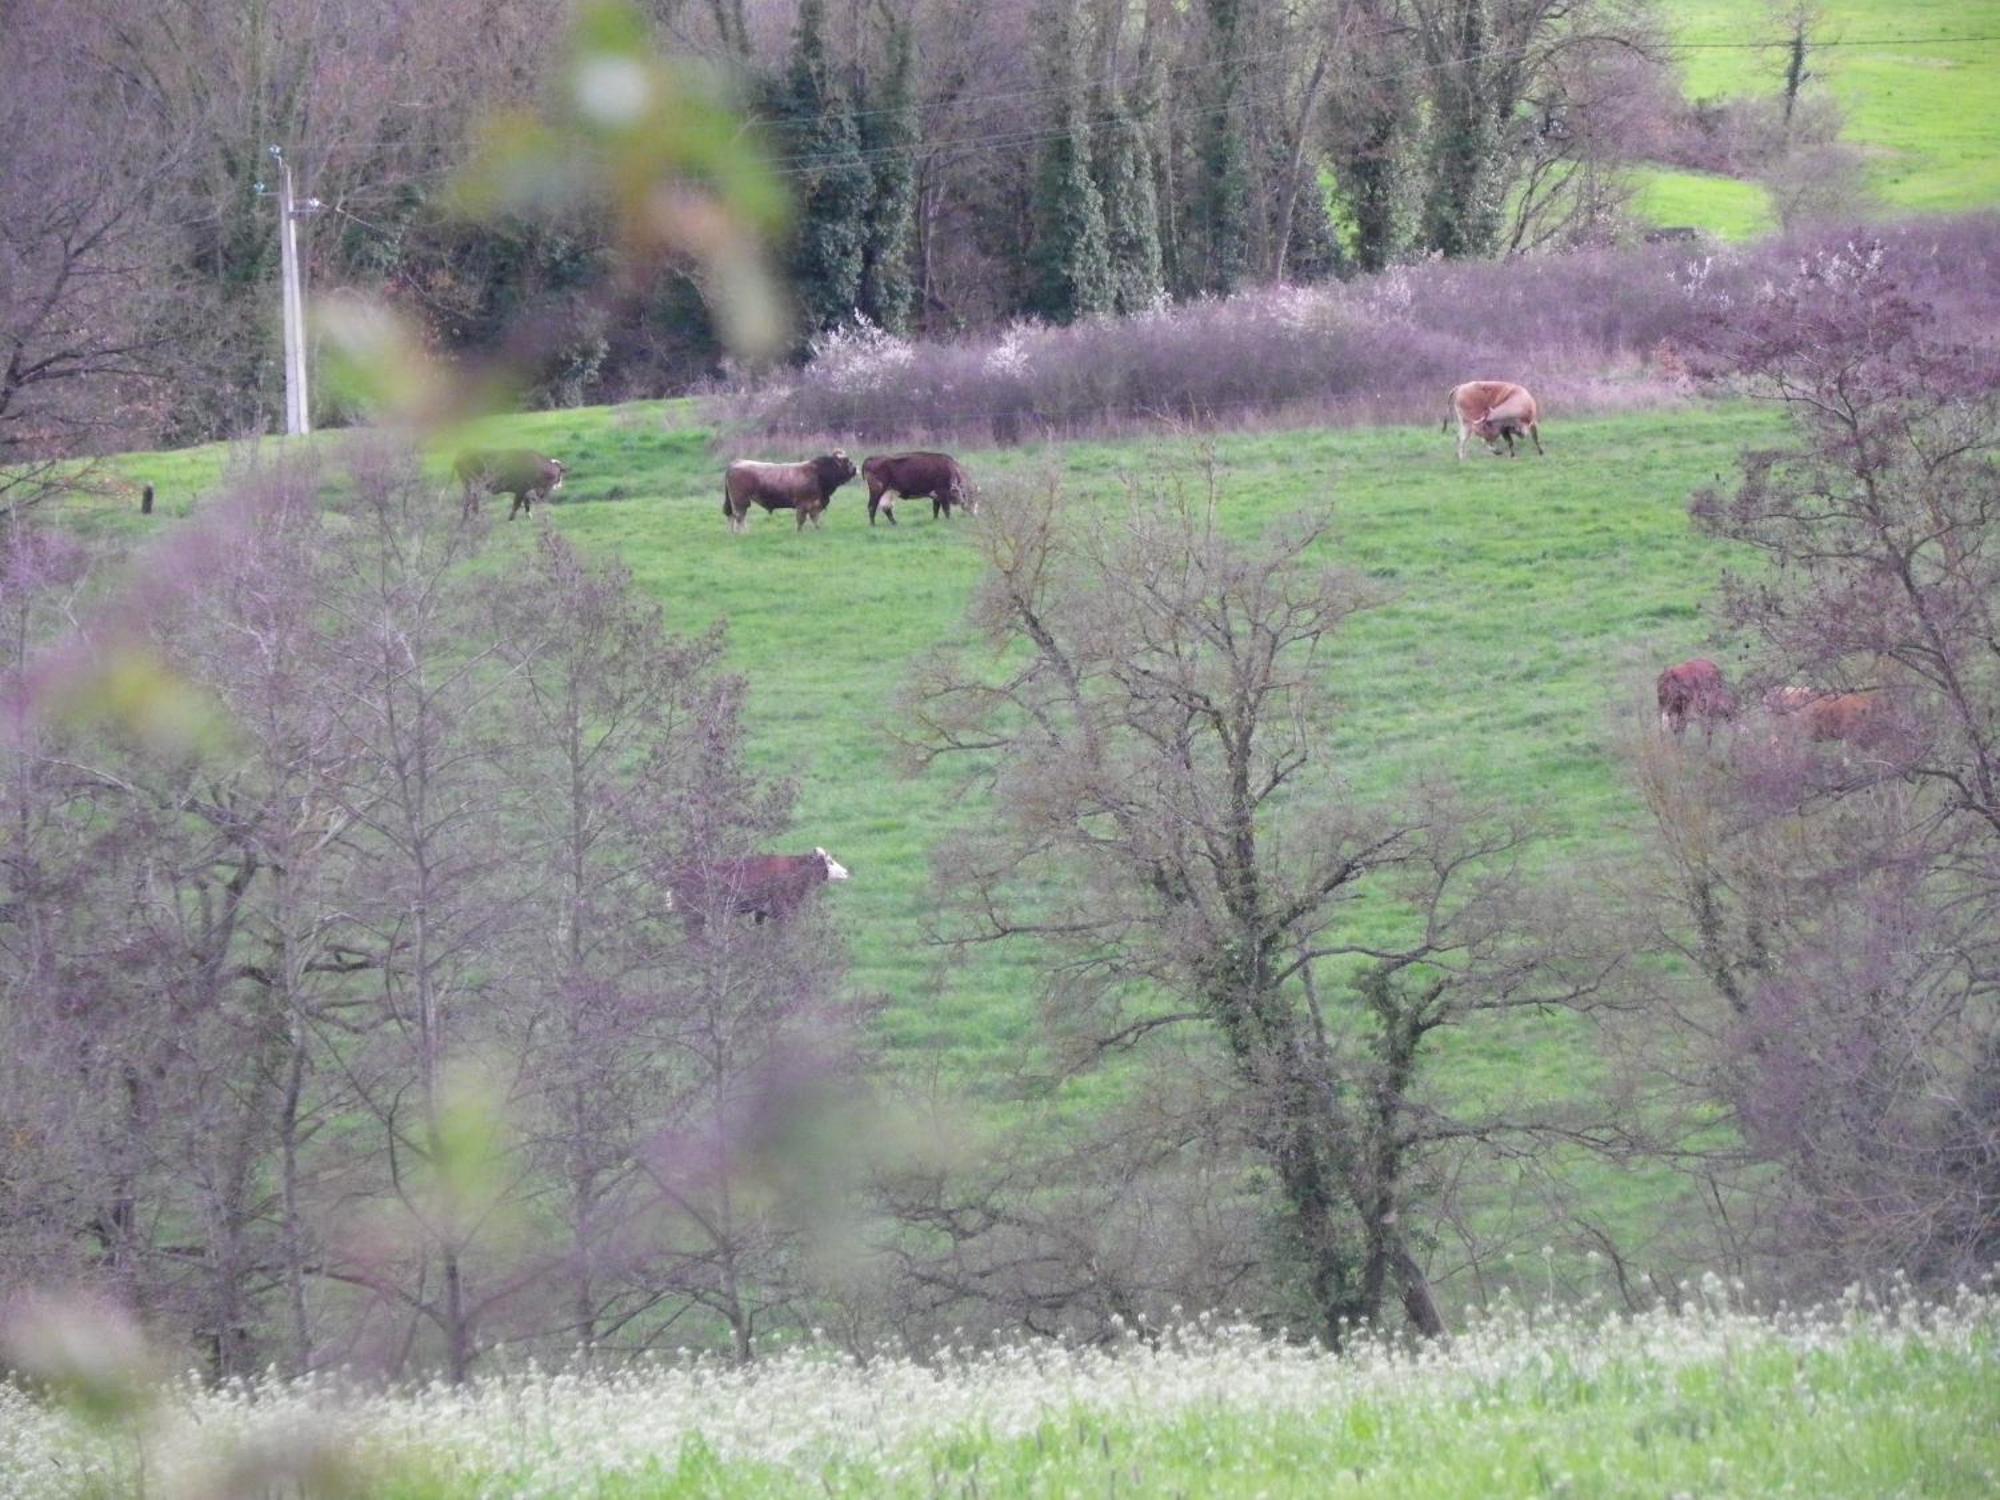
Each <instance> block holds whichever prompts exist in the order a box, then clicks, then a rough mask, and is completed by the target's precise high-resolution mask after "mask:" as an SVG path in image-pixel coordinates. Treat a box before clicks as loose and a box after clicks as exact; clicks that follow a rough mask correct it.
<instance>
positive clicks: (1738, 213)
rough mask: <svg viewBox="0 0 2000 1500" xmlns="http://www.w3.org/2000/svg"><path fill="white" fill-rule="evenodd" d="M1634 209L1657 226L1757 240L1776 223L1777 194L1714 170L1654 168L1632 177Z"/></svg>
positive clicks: (1735, 238)
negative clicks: (1688, 226)
mask: <svg viewBox="0 0 2000 1500" xmlns="http://www.w3.org/2000/svg"><path fill="white" fill-rule="evenodd" d="M1632 177H1633V182H1634V185H1635V186H1636V187H1637V189H1638V196H1637V197H1636V198H1635V199H1634V200H1633V210H1634V211H1635V212H1636V213H1637V214H1638V215H1639V216H1640V217H1641V218H1643V219H1645V220H1647V221H1648V222H1650V223H1654V224H1691V225H1693V226H1694V227H1696V228H1698V229H1705V230H1707V231H1708V232H1709V233H1710V234H1713V235H1716V236H1719V237H1720V238H1722V239H1725V240H1753V239H1755V238H1756V237H1757V236H1758V235H1760V234H1764V233H1767V232H1768V231H1769V230H1770V229H1772V228H1773V227H1774V226H1775V225H1776V223H1777V219H1776V216H1775V215H1774V214H1773V213H1772V212H1771V195H1770V194H1769V193H1766V192H1765V191H1764V189H1763V188H1761V187H1759V186H1758V185H1757V184H1756V183H1754V182H1744V181H1743V180H1742V179H1741V178H1737V177H1723V176H1720V175H1718V174H1717V173H1714V172H1676V171H1672V170H1670V169H1668V168H1666V167H1649V168H1646V169H1644V170H1642V171H1638V172H1634V173H1633V174H1632Z"/></svg>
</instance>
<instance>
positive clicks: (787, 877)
mask: <svg viewBox="0 0 2000 1500" xmlns="http://www.w3.org/2000/svg"><path fill="white" fill-rule="evenodd" d="M847 878H848V873H847V867H846V866H845V865H843V864H841V863H840V861H839V860H837V859H835V858H834V857H833V856H832V855H831V854H828V853H827V852H826V850H824V849H814V850H813V852H812V853H810V854H750V855H746V856H744V857H743V858H742V859H724V860H717V861H716V862H714V863H713V864H704V865H692V866H690V867H688V868H687V869H684V870H682V871H680V872H679V873H678V874H676V875H675V876H674V877H673V882H672V884H671V886H670V887H669V888H668V891H667V905H668V908H669V909H670V910H673V911H678V912H681V913H682V914H684V915H685V916H686V917H687V918H688V920H689V921H691V922H694V923H696V924H697V925H699V924H700V923H701V922H703V921H705V920H706V919H707V918H709V917H711V916H736V917H755V918H756V919H757V921H758V922H759V924H762V923H763V922H764V921H765V920H766V919H767V918H768V919H772V920H778V921H782V920H783V919H784V918H786V917H789V916H791V915H792V914H793V913H794V912H796V911H797V910H798V909H799V907H800V906H802V905H803V904H804V903H805V900H806V898H807V897H808V896H810V895H812V894H813V892H814V891H816V890H818V889H819V888H820V887H821V886H823V885H825V884H826V883H827V882H828V881H830V880H846V879H847Z"/></svg>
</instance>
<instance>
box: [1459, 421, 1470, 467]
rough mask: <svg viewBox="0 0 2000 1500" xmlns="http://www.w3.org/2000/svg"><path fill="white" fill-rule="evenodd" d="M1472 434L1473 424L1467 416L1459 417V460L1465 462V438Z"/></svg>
mask: <svg viewBox="0 0 2000 1500" xmlns="http://www.w3.org/2000/svg"><path fill="white" fill-rule="evenodd" d="M1471 436H1472V424H1471V423H1469V422H1467V421H1466V420H1465V418H1463V417H1460V418H1459V419H1458V461H1459V462H1460V463H1464V462H1465V440H1466V439H1467V438H1469V437H1471Z"/></svg>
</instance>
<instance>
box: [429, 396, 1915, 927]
mask: <svg viewBox="0 0 2000 1500" xmlns="http://www.w3.org/2000/svg"><path fill="white" fill-rule="evenodd" d="M1450 403H1451V405H1450V409H1449V411H1448V412H1447V414H1446V416H1445V421H1444V429H1443V430H1445V431H1449V430H1450V427H1451V423H1452V420H1453V419H1454V418H1456V419H1457V421H1458V457H1459V460H1460V462H1463V461H1464V459H1465V445H1466V440H1467V439H1468V438H1473V437H1476V438H1478V439H1479V440H1480V441H1481V442H1483V443H1484V444H1485V445H1486V448H1487V451H1488V452H1489V453H1492V454H1493V455H1494V456H1496V457H1498V456H1499V455H1500V453H1501V445H1502V444H1505V448H1506V456H1507V457H1508V458H1512V457H1514V456H1515V453H1514V444H1515V440H1516V439H1517V438H1525V439H1527V440H1528V441H1530V442H1532V443H1533V444H1534V445H1535V452H1536V453H1538V454H1540V453H1542V452H1543V451H1544V450H1543V448H1542V437H1541V412H1540V409H1539V407H1538V406H1537V405H1536V402H1535V398H1534V396H1533V395H1531V394H1530V393H1529V391H1528V389H1527V387H1525V386H1522V385H1517V384H1515V383H1514V382H1512V381H1506V380H1469V381H1466V382H1465V383H1464V384H1462V385H1458V386H1454V387H1453V388H1452V391H1451V395H1450ZM453 471H454V473H456V475H457V476H458V479H459V482H460V483H461V484H462V485H463V486H464V511H465V513H466V514H468V515H469V514H471V513H473V512H475V511H477V510H478V508H479V499H480V496H481V495H482V494H487V495H511V496H512V497H513V501H514V503H513V505H512V507H511V508H510V509H509V510H508V512H507V519H508V520H510V521H511V520H512V519H513V518H514V517H515V516H516V515H519V514H521V513H523V512H527V513H529V514H533V512H534V502H535V501H537V500H546V499H547V498H548V497H549V496H550V495H552V494H554V493H555V492H556V491H557V490H559V489H561V488H562V486H563V478H564V476H565V474H566V473H567V472H568V471H567V469H566V468H565V466H564V465H563V464H562V463H561V462H560V461H559V460H557V459H553V458H545V457H543V456H542V455H541V454H539V453H535V452H532V451H530V450H528V449H525V448H513V449H504V450H497V451H472V452H467V453H462V454H460V455H459V457H458V460H457V462H456V463H455V464H454V466H453ZM857 473H859V474H860V476H861V480H862V483H863V484H865V485H866V486H867V489H868V524H869V525H870V526H873V525H874V524H875V518H876V517H877V516H878V515H882V516H886V517H887V518H888V520H889V524H890V525H891V526H893V525H895V524H896V501H897V500H898V499H905V500H925V499H927V500H929V501H930V502H931V518H932V519H933V520H936V519H938V518H939V517H943V518H945V519H947V520H949V519H950V517H951V514H952V511H953V510H954V509H955V508H957V507H961V506H962V507H963V508H964V509H965V510H966V512H967V513H968V514H976V513H977V511H978V503H977V500H976V498H975V497H974V495H973V492H972V487H971V485H970V484H969V483H968V482H967V480H966V476H965V470H964V469H963V468H962V467H961V466H960V464H959V462H958V460H957V459H955V458H953V457H952V456H951V455H950V454H948V453H928V452H918V453H893V454H878V455H876V456H875V457H873V458H869V459H867V460H865V461H864V462H863V463H862V465H861V467H860V469H859V470H856V468H855V467H854V461H853V460H852V459H850V458H849V457H848V456H847V455H846V454H845V453H844V452H842V451H841V450H840V449H838V448H836V449H834V451H833V452H831V453H825V454H821V455H820V456H819V457H817V458H809V459H804V460H802V461H800V462H797V463H770V462H766V461H763V460H759V459H748V458H745V459H738V460H737V461H736V462H734V463H732V464H730V465H729V466H728V468H726V469H725V470H724V471H723V475H722V514H723V517H724V519H725V520H727V521H728V523H729V529H730V531H731V532H732V533H735V534H741V533H742V532H743V531H744V530H745V529H746V528H747V525H748V517H749V513H750V507H751V506H753V505H756V506H760V507H761V508H762V509H763V510H764V511H765V513H766V514H769V513H770V512H772V511H779V510H789V511H791V512H792V514H793V516H794V517H795V519H796V520H797V522H798V529H799V530H801V531H803V530H804V529H805V527H806V524H807V523H808V522H810V523H811V524H812V525H813V526H814V528H815V529H817V528H819V527H820V525H821V522H822V518H823V517H824V516H825V514H826V509H827V506H828V505H829V504H831V503H832V500H833V496H834V492H835V491H836V490H838V489H839V488H840V487H841V486H842V485H843V484H846V483H847V482H848V481H849V480H850V479H853V478H854V477H855V475H856V474H857ZM1657 696H1658V700H1659V706H1660V729H1661V732H1662V733H1666V734H1672V735H1674V736H1676V737H1678V736H1680V735H1682V734H1683V733H1685V732H1686V730H1687V727H1688V725H1689V723H1691V722H1694V723H1699V724H1700V725H1701V727H1702V730H1703V732H1704V734H1711V733H1713V731H1714V728H1715V726H1716V725H1717V724H1720V723H1727V722H1730V721H1733V720H1734V719H1736V717H1737V715H1738V704H1737V700H1736V697H1735V695H1734V694H1733V693H1731V692H1730V690H1729V686H1728V684H1727V682H1726V681H1725V680H1724V679H1723V675H1722V669H1721V668H1720V667H1718V666H1717V665H1716V664H1715V663H1714V662H1712V661H1709V660H1707V659H1705V658H1701V659H1697V660H1694V661H1684V662H1682V663H1680V664H1679V665H1678V666H1672V667H1668V668H1667V669H1666V670H1665V671H1664V672H1662V673H1661V674H1660V678H1659V683H1658V687H1657ZM1763 706H1764V709H1765V711H1766V712H1767V713H1768V714H1769V715H1771V716H1772V718H1773V719H1774V720H1776V721H1789V722H1792V723H1795V724H1797V725H1798V726H1800V727H1801V728H1802V729H1803V731H1804V734H1805V736H1806V738H1807V739H1809V740H1813V741H1829V740H1831V741H1843V742H1846V743H1849V744H1859V743H1861V742H1863V741H1864V740H1866V739H1867V738H1869V737H1870V736H1871V735H1872V734H1873V733H1874V731H1875V730H1876V728H1877V727H1879V726H1880V724H1881V723H1882V721H1883V718H1884V712H1883V705H1882V700H1881V698H1880V695H1879V694H1876V693H1868V692H1861V693H1843V692H1833V691H1825V692H1822V691H1818V690H1815V689H1811V688H1801V687H1782V688H1775V689H1773V690H1772V691H1771V692H1769V693H1767V694H1765V696H1764V700H1763ZM847 878H848V872H847V870H846V869H845V867H843V866H842V865H841V864H840V863H839V862H838V861H836V860H835V859H834V858H833V856H832V855H830V854H828V853H827V852H826V850H824V849H815V850H813V852H812V853H810V854H796V855H793V854H757V855H751V856H749V857H747V858H744V859H738V860H729V861H721V862H718V863H715V864H711V865H707V866H704V867H701V868H698V869H694V870H690V871H687V872H684V874H683V875H682V876H681V877H680V878H679V879H678V880H677V881H676V884H675V887H674V889H673V890H672V891H670V892H669V893H668V905H669V907H670V908H674V907H678V908H679V909H681V910H683V911H684V912H685V913H686V914H687V915H688V916H689V918H690V920H691V921H695V922H699V921H700V920H701V919H702V918H703V917H704V916H705V915H706V914H708V913H711V912H719V913H727V914H731V915H736V916H750V917H753V918H755V920H756V921H758V922H760V923H761V922H763V921H765V920H766V919H767V918H783V917H786V916H789V915H791V914H792V913H793V912H795V911H796V910H797V909H798V908H799V906H800V905H801V904H802V903H803V902H804V900H805V899H806V898H807V897H808V896H809V895H811V894H812V893H813V892H814V891H815V890H817V889H818V888H819V887H820V886H821V885H824V884H826V883H827V882H828V881H840V880H846V879H847Z"/></svg>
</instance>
